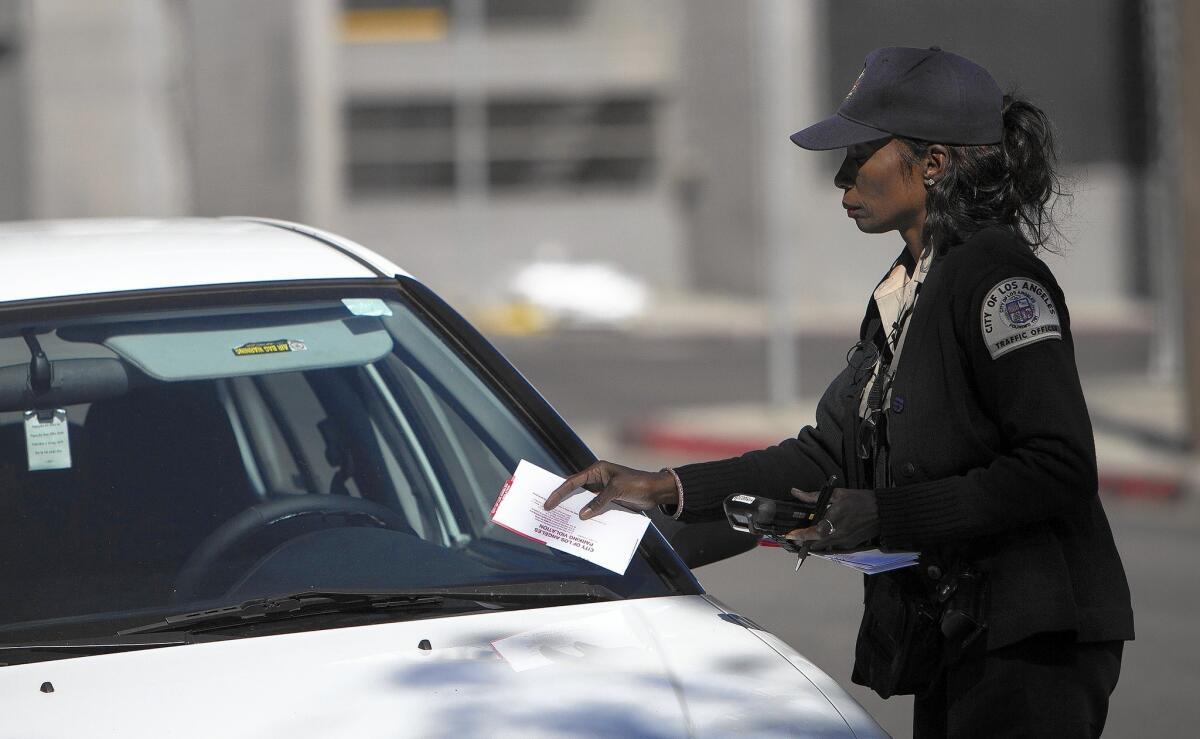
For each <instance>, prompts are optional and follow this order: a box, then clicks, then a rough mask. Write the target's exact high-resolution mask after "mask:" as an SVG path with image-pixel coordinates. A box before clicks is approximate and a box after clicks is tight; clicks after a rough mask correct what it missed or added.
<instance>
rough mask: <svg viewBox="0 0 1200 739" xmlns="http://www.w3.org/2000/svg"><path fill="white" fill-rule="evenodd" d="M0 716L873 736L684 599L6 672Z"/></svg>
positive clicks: (8, 728) (745, 634)
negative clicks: (48, 689)
mask: <svg viewBox="0 0 1200 739" xmlns="http://www.w3.org/2000/svg"><path fill="white" fill-rule="evenodd" d="M423 640H428V642H429V643H428V644H423V643H422V642H423ZM422 646H424V647H428V648H427V649H422V648H421V647H422ZM45 682H50V683H51V684H52V685H53V692H43V691H42V689H41V687H42V685H43V683H45ZM0 715H2V716H4V720H3V721H2V722H0V736H6V737H7V736H14V737H15V736H20V737H59V736H62V737H66V736H72V737H73V736H83V735H87V736H121V737H134V736H147V737H148V736H155V737H158V736H164V735H171V736H206V737H211V736H222V737H235V736H248V737H249V736H253V737H256V738H260V737H264V736H268V737H274V736H322V737H326V736H354V737H374V736H448V735H457V736H481V735H488V736H521V737H524V738H530V737H539V736H564V735H568V736H614V735H622V736H638V737H658V736H662V737H668V736H669V737H677V736H688V735H690V736H721V735H727V734H729V733H746V734H751V735H771V734H778V735H787V736H797V735H801V736H837V737H841V736H885V734H884V733H883V731H882V730H881V729H879V727H878V725H876V724H875V723H874V721H872V720H871V718H870V717H869V716H868V715H867V714H866V713H865V712H864V711H863V709H862V708H861V707H859V706H858V704H857V703H855V702H854V701H853V699H851V698H850V697H849V696H848V695H847V694H846V693H845V692H844V691H843V690H842V689H841V688H840V687H839V686H838V685H837V684H836V683H835V682H834V681H833V680H832V679H830V678H829V677H828V676H827V675H825V673H823V672H822V671H820V670H819V669H818V668H816V667H815V666H813V665H812V664H811V663H809V662H808V661H807V660H805V659H804V658H803V657H801V656H800V655H799V654H797V653H796V652H795V651H794V650H792V649H790V648H789V647H787V646H786V645H785V644H783V643H782V642H781V641H779V640H778V638H776V637H774V636H772V635H770V634H768V633H766V632H763V631H761V630H759V629H758V628H757V627H755V626H754V625H753V624H752V623H751V622H749V621H747V620H745V619H742V618H741V617H739V616H736V615H733V614H730V613H728V612H726V611H725V609H723V608H722V607H720V605H719V604H717V603H716V602H713V601H710V600H708V599H706V598H704V597H700V596H676V597H669V598H650V599H641V600H628V601H619V602H611V603H600V604H588V605H578V606H564V607H556V608H540V609H533V610H520V611H496V612H491V613H482V614H472V615H466V616H457V617H447V618H435V619H423V620H417V621H407V622H399V623H389V624H376V625H370V626H358V627H350V628H341V629H330V630H323V631H310V632H303V633H295V634H283V635H276V636H262V637H252V638H244V639H231V640H228V641H221V642H213V643H205V644H194V645H186V646H179V647H168V648H162V649H152V650H146V651H138V652H123V653H118V654H108V655H97V656H90V657H79V658H74V659H63V660H57V661H51V662H41V663H34V664H25V665H13V666H9V667H3V668H0Z"/></svg>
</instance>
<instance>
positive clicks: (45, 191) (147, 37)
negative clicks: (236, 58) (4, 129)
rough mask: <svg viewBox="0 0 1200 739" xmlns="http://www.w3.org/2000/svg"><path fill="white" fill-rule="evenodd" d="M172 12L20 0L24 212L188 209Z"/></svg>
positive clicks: (149, 6)
mask: <svg viewBox="0 0 1200 739" xmlns="http://www.w3.org/2000/svg"><path fill="white" fill-rule="evenodd" d="M172 11H173V6H172V5H170V4H167V3H163V2H160V1H159V0H126V1H125V2H120V3H79V2H73V1H72V0H28V5H27V9H26V13H27V15H26V17H25V27H24V33H23V39H22V44H21V48H22V53H23V60H22V62H23V76H24V81H23V98H22V99H21V101H20V103H21V104H20V105H19V106H18V107H19V109H21V110H23V112H24V116H25V126H26V128H25V131H26V136H27V138H25V141H24V143H25V146H26V148H27V151H28V154H27V156H28V175H29V178H28V182H29V191H30V194H29V196H28V204H27V207H26V208H25V210H26V213H25V214H26V215H29V216H32V217H39V218H41V217H64V216H89V215H177V214H183V213H186V212H187V211H188V203H189V195H188V178H187V167H186V165H187V156H186V154H185V153H184V137H183V127H182V118H181V114H182V109H181V107H180V100H179V93H180V86H179V69H180V67H179V59H178V57H177V53H178V49H179V38H178V25H177V23H176V20H175V18H174V17H173V16H172ZM6 106H7V101H6Z"/></svg>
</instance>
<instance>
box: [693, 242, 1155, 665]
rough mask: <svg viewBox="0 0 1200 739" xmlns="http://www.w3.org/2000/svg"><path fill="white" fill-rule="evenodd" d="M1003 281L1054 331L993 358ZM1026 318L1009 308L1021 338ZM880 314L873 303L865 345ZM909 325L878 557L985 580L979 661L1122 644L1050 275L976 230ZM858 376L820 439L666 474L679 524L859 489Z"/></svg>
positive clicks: (1016, 248)
mask: <svg viewBox="0 0 1200 739" xmlns="http://www.w3.org/2000/svg"><path fill="white" fill-rule="evenodd" d="M1013 281H1016V282H1017V283H1018V284H1019V285H1020V286H1023V287H1026V288H1028V289H1026V290H1024V292H1025V294H1026V295H1027V296H1031V297H1034V298H1035V302H1036V301H1037V299H1038V298H1039V294H1038V289H1037V288H1038V287H1039V286H1040V287H1041V288H1044V293H1043V294H1042V296H1043V297H1044V298H1046V299H1048V300H1050V301H1052V306H1051V305H1050V304H1049V303H1045V302H1043V303H1042V304H1041V305H1040V306H1039V307H1040V310H1041V318H1042V319H1043V320H1042V323H1041V324H1040V325H1041V326H1042V328H1043V330H1044V329H1045V327H1046V326H1047V324H1048V323H1049V321H1051V320H1053V318H1054V317H1055V314H1056V317H1057V319H1058V323H1059V326H1060V330H1059V331H1058V332H1050V333H1049V334H1048V335H1047V336H1043V337H1042V338H1040V340H1036V341H1028V340H1026V341H1017V343H1016V345H1015V346H1007V347H1001V348H996V347H993V348H992V350H989V347H988V343H987V342H988V340H989V338H992V339H994V338H995V334H996V333H1003V332H1000V331H994V330H993V329H994V328H995V327H993V326H992V325H991V321H992V320H995V305H994V301H993V305H992V308H991V310H990V311H989V313H990V317H989V318H988V319H986V320H985V318H984V316H983V313H984V312H985V305H984V304H985V302H988V301H989V300H991V299H992V298H993V296H996V295H997V294H998V292H997V291H998V290H999V289H1000V288H1001V287H1003V286H1004V285H1008V284H1011V283H1012V282H1013ZM1021 308H1022V306H1021V305H1020V304H1018V303H1013V304H1012V305H1011V306H1010V309H1011V310H1013V311H1015V313H1014V314H1013V315H1015V316H1016V317H1017V318H1016V320H1017V322H1018V324H1019V323H1020V315H1021V314H1020V313H1019V310H1020V309H1021ZM1050 309H1053V310H1054V311H1055V312H1054V313H1051V314H1050V315H1047V312H1048V310H1050ZM876 316H878V313H877V311H876V309H875V306H874V302H873V301H872V303H871V305H870V307H869V309H868V312H867V317H866V318H865V319H864V321H863V332H864V333H865V330H866V327H867V326H868V325H870V324H871V323H872V318H874V317H876ZM909 320H910V325H909V327H908V329H907V331H908V335H907V337H906V339H905V344H904V347H903V351H902V354H901V356H900V358H899V360H898V365H897V374H896V377H895V381H894V383H893V389H892V396H891V399H892V400H891V402H890V403H889V404H888V407H887V409H886V411H885V412H886V413H887V414H888V418H887V429H888V433H887V436H888V443H889V446H890V454H889V458H888V471H889V473H890V478H891V479H890V481H888V483H887V484H888V486H887V487H877V488H876V491H875V492H876V499H877V502H878V507H879V519H880V530H881V535H880V540H881V543H882V544H883V545H885V546H887V547H891V548H896V549H913V550H917V551H920V552H922V553H923V555H926V556H932V557H935V558H936V557H939V556H940V557H953V558H962V559H966V560H967V561H970V562H972V563H974V565H975V566H976V567H977V568H978V569H980V570H982V571H984V572H985V573H986V574H987V577H988V581H989V583H990V585H989V587H990V605H989V609H988V614H987V617H988V648H989V649H996V648H999V647H1002V646H1005V645H1008V644H1012V643H1015V642H1017V641H1020V640H1021V639H1024V638H1026V637H1028V636H1032V635H1034V634H1038V633H1042V632H1050V631H1066V632H1073V633H1074V634H1075V636H1076V639H1077V641H1081V642H1092V641H1109V640H1126V639H1132V638H1133V612H1132V609H1131V607H1130V600H1129V586H1128V583H1127V581H1126V579H1125V572H1124V569H1123V567H1122V565H1121V560H1120V557H1119V556H1118V554H1117V550H1116V547H1115V545H1114V543H1113V538H1112V532H1111V530H1110V529H1109V525H1108V520H1107V518H1106V517H1105V515H1104V510H1103V508H1102V507H1101V504H1100V499H1099V497H1098V495H1097V478H1096V454H1095V446H1094V442H1093V440H1092V428H1091V421H1090V420H1089V418H1088V412H1087V406H1086V405H1085V403H1084V399H1083V392H1082V390H1081V388H1080V385H1079V374H1078V370H1077V369H1076V366H1075V352H1074V343H1073V341H1072V339H1071V331H1070V317H1069V316H1068V314H1067V309H1066V305H1065V302H1064V300H1063V295H1062V292H1061V290H1060V289H1059V287H1058V284H1057V282H1056V281H1055V279H1054V277H1053V275H1052V274H1051V273H1050V270H1049V269H1048V268H1047V267H1046V265H1045V264H1043V263H1042V261H1041V260H1040V259H1038V258H1037V257H1036V256H1034V255H1033V253H1032V252H1031V251H1030V249H1029V248H1028V247H1027V246H1026V245H1025V244H1024V243H1023V242H1021V241H1020V240H1019V239H1017V238H1016V236H1015V235H1014V234H1013V233H1012V232H1011V231H1009V230H1007V229H1003V228H988V229H984V230H982V231H980V232H978V233H976V234H975V235H974V236H972V237H971V238H969V239H968V240H967V241H966V242H965V243H963V244H961V245H959V246H956V247H954V248H953V249H951V250H950V251H949V252H948V253H946V254H944V255H940V256H938V257H937V258H936V259H935V260H934V262H933V264H932V266H931V268H930V271H929V274H928V275H927V277H926V279H925V282H924V284H923V285H922V287H921V293H920V297H919V299H918V301H917V304H916V308H915V309H914V311H913V313H912V316H911V318H910V319H909ZM1056 333H1057V334H1060V335H1055V334H1056ZM989 334H991V335H990V336H989ZM868 338H869V337H866V336H860V339H868ZM1001 349H1004V351H1001ZM993 352H996V356H995V358H993ZM852 359H853V357H852ZM867 374H869V373H867V372H863V371H862V370H861V369H859V370H856V369H855V368H854V367H851V366H848V367H847V368H846V370H844V371H843V372H842V373H841V374H840V375H839V376H838V377H837V378H836V379H835V380H834V382H833V384H832V385H830V387H829V389H828V390H826V392H825V394H824V396H823V397H822V398H821V400H820V403H819V404H818V407H817V414H816V425H815V426H809V427H805V428H804V429H802V430H801V431H800V433H799V434H798V435H797V437H796V438H794V439H788V440H786V441H783V442H781V443H780V444H778V445H776V446H773V447H770V448H768V449H763V450H760V451H753V452H749V453H747V454H744V455H742V456H741V457H736V458H733V459H727V460H723V461H718V462H707V463H702V464H694V465H687V466H683V467H679V468H676V472H677V473H678V474H679V477H680V479H681V481H682V484H683V489H684V510H683V513H682V514H681V516H680V518H681V520H683V521H711V520H718V519H720V518H721V517H722V501H723V500H724V498H725V496H726V495H729V494H732V493H752V494H757V495H766V496H770V497H774V498H787V497H788V496H789V493H790V490H791V489H792V488H798V489H801V490H809V491H812V490H817V489H819V488H820V487H821V485H823V484H824V482H825V480H826V479H827V478H828V477H829V476H830V475H831V474H837V475H839V476H840V477H841V479H842V480H845V481H846V482H845V483H844V487H849V488H853V487H865V486H866V485H865V478H864V470H863V469H862V468H861V465H860V464H859V463H858V462H857V460H858V455H857V453H856V450H857V448H858V441H859V440H858V438H857V437H858V429H859V425H860V424H859V417H858V409H859V396H860V391H861V389H862V383H864V382H866V380H867V378H866V377H865V375H867ZM876 577H880V576H878V575H877V576H876Z"/></svg>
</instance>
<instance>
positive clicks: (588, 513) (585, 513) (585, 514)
mask: <svg viewBox="0 0 1200 739" xmlns="http://www.w3.org/2000/svg"><path fill="white" fill-rule="evenodd" d="M579 517H580V518H591V517H592V509H591V508H586V507H585V508H583V509H581V510H580V511H579Z"/></svg>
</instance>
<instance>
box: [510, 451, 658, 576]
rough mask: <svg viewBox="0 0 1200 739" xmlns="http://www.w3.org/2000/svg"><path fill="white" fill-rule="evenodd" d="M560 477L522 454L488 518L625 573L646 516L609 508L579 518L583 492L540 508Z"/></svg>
mask: <svg viewBox="0 0 1200 739" xmlns="http://www.w3.org/2000/svg"><path fill="white" fill-rule="evenodd" d="M562 482H563V478H561V477H559V476H558V475H556V474H554V473H553V472H549V471H547V470H544V469H542V468H541V467H538V466H537V465H535V464H532V463H530V462H526V461H525V460H521V462H520V464H518V465H517V470H516V472H514V473H513V476H512V479H511V480H509V481H508V484H507V485H505V486H504V489H503V490H502V491H500V497H498V498H497V499H496V505H495V506H493V507H492V520H493V521H495V522H496V524H497V525H499V526H501V527H503V528H506V529H508V530H509V531H512V532H513V533H515V534H519V535H521V536H524V537H525V538H527V539H533V540H534V541H536V542H538V543H540V544H545V545H546V546H548V547H550V548H551V549H557V550H558V551H560V552H567V553H568V554H573V555H575V556H576V557H581V558H583V559H586V560H587V561H589V562H593V563H595V564H598V565H600V566H601V567H603V568H605V569H607V570H612V571H613V572H615V573H617V574H618V575H624V574H625V570H626V569H627V568H628V567H629V562H630V560H632V559H633V553H634V551H636V550H637V547H638V544H639V543H640V542H641V541H642V536H643V535H644V534H645V533H646V526H648V525H649V524H650V519H648V518H646V517H645V516H642V515H639V514H637V513H631V512H629V511H624V510H620V509H612V508H610V509H609V510H606V511H605V512H604V513H601V514H600V515H599V516H596V517H594V518H590V519H588V520H586V521H584V520H581V519H580V518H579V509H580V508H582V507H583V506H584V505H585V504H586V503H587V502H588V501H590V500H591V499H592V497H593V496H592V495H591V494H590V493H586V492H584V493H582V494H579V495H574V496H572V497H570V498H568V499H567V500H565V501H563V502H562V504H561V505H559V506H558V507H557V508H555V509H554V510H552V511H547V510H544V509H543V508H542V505H543V504H544V503H545V502H546V498H547V497H549V495H550V493H552V492H554V489H555V488H557V487H558V486H559V485H561V484H562Z"/></svg>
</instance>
